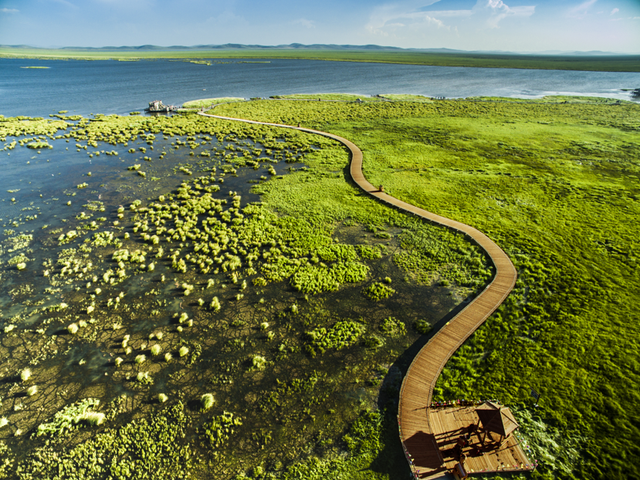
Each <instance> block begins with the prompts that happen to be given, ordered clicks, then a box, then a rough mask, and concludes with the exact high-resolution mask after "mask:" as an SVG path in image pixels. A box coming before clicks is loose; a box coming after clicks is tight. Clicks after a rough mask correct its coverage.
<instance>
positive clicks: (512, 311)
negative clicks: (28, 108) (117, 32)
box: [214, 97, 640, 479]
mask: <svg viewBox="0 0 640 480" xmlns="http://www.w3.org/2000/svg"><path fill="white" fill-rule="evenodd" d="M214 113H218V114H220V115H227V116H238V117H241V118H251V119H254V120H264V121H269V122H279V123H288V124H294V125H295V124H298V123H301V124H302V125H303V126H306V127H311V128H316V129H319V130H325V131H330V132H332V133H336V134H338V135H341V136H344V137H346V138H348V139H350V140H352V141H354V142H355V143H356V144H357V145H358V146H360V147H361V148H362V150H363V152H364V172H365V175H366V176H367V178H368V179H369V180H370V181H371V182H372V183H373V184H375V185H378V184H381V185H383V186H384V189H385V191H388V192H390V194H391V195H393V196H395V197H398V198H400V199H402V200H405V201H407V202H410V203H413V204H415V205H418V206H420V207H423V208H425V209H427V210H430V211H433V212H436V213H439V214H441V215H444V216H446V217H449V218H453V219H456V220H459V221H462V222H465V223H467V224H470V225H473V226H475V227H477V228H478V229H479V230H481V231H483V232H485V233H486V234H487V235H489V236H490V237H491V238H493V239H494V240H495V241H496V242H497V243H498V244H499V245H500V246H501V247H502V248H503V249H505V251H506V252H507V253H508V254H509V255H510V257H511V258H512V260H513V261H514V264H515V265H516V268H517V269H518V273H519V279H518V282H517V285H516V288H515V290H514V291H513V293H512V294H511V295H510V297H509V298H508V300H507V301H506V302H505V304H504V305H503V306H501V307H500V309H499V310H498V311H497V312H496V313H495V314H494V315H493V316H492V317H491V318H489V319H488V321H487V322H486V323H485V324H484V325H483V326H482V327H481V328H480V329H479V330H478V331H477V332H476V333H475V334H474V335H473V336H472V337H471V338H470V339H469V341H467V342H466V343H465V344H464V345H463V346H462V348H461V349H460V350H459V351H458V353H457V354H456V355H455V356H454V357H453V358H452V359H451V361H450V362H449V363H448V364H447V366H446V368H445V369H444V371H443V374H442V376H441V378H440V379H439V381H438V384H437V386H436V389H435V400H440V399H441V400H447V399H452V398H498V399H500V400H501V401H502V402H504V403H507V404H509V405H512V406H514V408H515V409H516V410H517V412H518V418H519V419H520V422H521V423H522V424H523V426H524V428H523V430H524V432H523V433H525V435H526V436H527V437H528V439H529V441H530V443H531V444H532V445H533V446H534V451H535V452H536V456H537V458H538V460H539V461H540V467H539V468H538V470H537V471H536V472H534V473H533V474H532V476H533V477H534V478H583V479H589V478H590V479H596V478H620V479H622V478H629V477H635V476H638V475H639V474H640V463H639V462H638V458H640V456H639V453H640V452H639V451H638V447H637V438H638V425H637V421H636V418H637V412H638V409H639V408H640V399H639V397H638V394H637V392H638V382H639V380H640V378H639V376H638V368H637V366H638V334H639V330H640V326H639V325H638V322H637V318H638V307H637V299H638V298H640V278H639V276H638V257H637V252H638V248H639V245H638V233H639V232H638V224H637V218H639V217H640V203H639V194H640V190H639V185H640V184H639V174H640V161H639V158H640V147H639V145H640V106H639V105H637V104H633V103H630V102H617V101H614V102H610V101H606V100H602V99H593V98H584V97H580V98H575V99H574V98H571V97H546V98H544V99H540V100H532V101H526V100H519V99H504V98H476V99H469V100H455V101H453V100H438V101H432V102H422V103H418V102H410V101H405V102H400V101H398V102H363V103H356V102H340V103H336V102H317V101H309V102H301V101H296V102H289V103H285V102H282V101H278V102H269V101H261V102H249V103H244V104H237V105H225V106H221V107H218V108H216V109H215V110H214ZM416 261H417V262H418V263H420V262H421V260H416ZM445 282H446V280H445ZM383 285H384V284H383ZM392 287H393V288H394V289H395V288H396V284H395V282H394V283H393V284H392ZM395 295H396V294H394V295H392V296H391V297H390V298H394V297H395ZM531 388H534V389H535V390H536V391H538V392H540V393H541V394H542V397H541V399H540V402H539V406H538V407H537V408H535V407H534V406H533V403H534V402H533V399H532V398H531V396H530V389H531Z"/></svg>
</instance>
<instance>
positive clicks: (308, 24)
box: [292, 18, 316, 28]
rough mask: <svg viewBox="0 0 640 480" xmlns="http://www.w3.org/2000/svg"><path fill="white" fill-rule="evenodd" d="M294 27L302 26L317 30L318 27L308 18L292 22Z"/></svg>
mask: <svg viewBox="0 0 640 480" xmlns="http://www.w3.org/2000/svg"><path fill="white" fill-rule="evenodd" d="M292 23H293V24H294V25H302V26H303V27H304V28H316V25H315V24H314V23H313V21H311V20H307V19H306V18H299V19H297V20H294V21H293V22H292Z"/></svg>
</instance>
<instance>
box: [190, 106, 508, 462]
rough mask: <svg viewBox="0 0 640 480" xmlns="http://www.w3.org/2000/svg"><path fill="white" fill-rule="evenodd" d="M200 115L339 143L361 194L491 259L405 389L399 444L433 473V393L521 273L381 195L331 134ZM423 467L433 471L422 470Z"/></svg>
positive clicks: (481, 237) (493, 250)
mask: <svg viewBox="0 0 640 480" xmlns="http://www.w3.org/2000/svg"><path fill="white" fill-rule="evenodd" d="M200 115H203V116H207V117H212V118H217V119H220V120H232V121H238V122H245V123H252V124H257V125H269V126H273V127H280V128H290V129H294V130H299V131H302V132H308V133H314V134H317V135H322V136H324V137H328V138H332V139H334V140H337V141H338V142H340V143H342V144H343V145H345V146H346V147H347V148H348V149H349V150H350V151H351V167H350V173H351V177H352V178H353V181H354V182H355V183H356V184H357V185H358V186H359V187H360V188H361V189H362V190H364V191H365V192H367V193H368V194H369V195H371V196H373V197H375V198H377V199H378V200H381V201H383V202H385V203H387V204H389V205H392V206H394V207H396V208H398V209H400V210H404V211H406V212H409V213H412V214H414V215H417V216H418V217H421V218H424V219H426V220H428V221H430V222H433V223H436V224H439V225H444V226H446V227H449V228H451V229H453V230H456V231H458V232H461V233H464V234H465V235H466V236H467V237H469V238H470V239H472V240H473V241H474V242H476V243H477V244H478V245H479V246H480V247H481V248H482V249H483V250H484V251H485V252H486V253H487V255H488V256H489V257H490V259H491V261H492V263H493V265H494V268H495V276H494V277H493V280H492V281H491V283H489V284H488V285H487V286H486V287H485V289H484V290H483V291H482V292H481V293H480V294H479V295H478V296H477V297H475V298H474V299H473V300H472V301H470V302H469V303H468V304H467V306H466V307H465V308H464V309H463V310H461V311H460V312H458V313H457V314H456V315H455V316H454V317H453V318H452V319H451V320H449V322H447V323H446V325H444V326H443V327H442V328H441V329H440V330H439V331H438V332H437V333H436V334H435V335H434V336H433V337H432V338H431V339H430V340H429V341H428V342H427V343H426V345H424V347H422V349H421V350H420V352H419V353H418V354H417V355H416V357H415V358H414V359H413V361H412V363H411V365H410V366H409V369H408V370H407V373H406V375H405V377H404V380H403V382H402V387H401V389H400V399H399V405H398V426H399V429H400V440H401V441H402V445H403V449H404V451H405V454H406V455H407V457H408V460H409V462H410V464H411V465H412V467H413V469H414V471H415V470H416V469H417V470H422V469H427V470H429V469H430V468H433V466H434V465H435V464H437V459H434V458H429V456H430V455H429V452H430V451H431V450H434V445H433V440H432V438H431V437H429V434H431V433H432V432H431V426H430V423H429V408H428V407H429V406H430V405H431V398H432V396H433V387H434V386H435V383H436V381H437V380H438V377H439V376H440V373H441V372H442V369H443V368H444V366H445V364H446V363H447V361H448V360H449V359H450V358H451V356H452V355H453V354H454V353H455V352H456V350H458V348H459V347H460V346H461V345H462V344H463V343H464V341H465V340H467V338H469V336H471V334H472V333H473V332H475V331H476V329H477V328H478V327H479V326H480V325H482V324H483V323H484V321H485V320H486V319H487V318H488V317H489V316H490V315H491V314H492V313H493V312H494V311H495V310H496V309H497V308H498V307H499V306H500V305H501V304H502V302H503V301H504V300H505V299H506V298H507V296H508V295H509V293H510V292H511V290H512V289H513V287H514V285H515V283H516V280H517V272H516V269H515V267H514V266H513V263H512V262H511V260H510V259H509V257H508V256H507V254H506V253H505V252H504V251H503V250H502V249H501V248H500V247H499V246H498V245H496V244H495V243H494V242H493V241H492V240H491V239H490V238H489V237H487V236H486V235H485V234H484V233H482V232H480V231H479V230H477V229H475V228H473V227H471V226H469V225H466V224H464V223H460V222H457V221H455V220H451V219H448V218H445V217H442V216H440V215H436V214H435V213H431V212H428V211H427V210H423V209H422V208H419V207H416V206H415V205H411V204H409V203H406V202H403V201H402V200H398V199H397V198H394V197H392V196H391V195H389V194H387V193H385V192H381V191H380V189H379V188H376V187H375V186H373V185H372V184H371V183H370V182H369V181H368V180H367V179H366V178H365V176H364V174H363V173H362V160H363V156H362V150H360V148H358V146H357V145H355V144H354V143H353V142H350V141H349V140H347V139H346V138H342V137H340V136H338V135H334V134H332V133H327V132H322V131H319V130H313V129H310V128H304V127H296V126H293V125H282V124H277V123H268V122H258V121H254V120H247V119H242V118H233V117H224V116H220V115H211V114H206V113H203V112H201V113H200ZM425 434H426V435H425ZM433 455H436V456H437V455H439V453H438V452H437V448H435V451H434V452H433ZM434 461H435V463H434ZM421 463H425V464H429V465H421Z"/></svg>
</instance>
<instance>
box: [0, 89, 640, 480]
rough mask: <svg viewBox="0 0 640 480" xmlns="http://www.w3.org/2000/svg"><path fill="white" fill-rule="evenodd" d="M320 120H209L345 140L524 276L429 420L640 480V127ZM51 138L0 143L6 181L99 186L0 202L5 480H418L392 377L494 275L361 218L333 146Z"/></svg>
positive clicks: (26, 123)
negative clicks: (504, 436) (473, 413)
mask: <svg viewBox="0 0 640 480" xmlns="http://www.w3.org/2000/svg"><path fill="white" fill-rule="evenodd" d="M309 98H310V99H315V100H316V101H305V99H304V98H301V97H300V96H297V97H296V101H288V100H286V99H279V100H277V101H276V100H256V101H249V102H233V103H228V104H224V105H220V106H217V107H216V108H215V109H214V110H213V111H212V113H215V114H219V115H227V116H231V117H239V118H247V119H252V120H260V121H268V122H275V123H285V124H292V125H297V124H301V125H303V126H305V127H309V128H314V129H319V130H323V131H328V132H332V133H336V134H338V135H341V136H343V137H346V138H349V139H350V140H352V141H354V142H355V143H356V144H357V145H359V146H360V147H361V149H362V150H363V152H364V172H365V175H366V176H367V178H368V179H369V180H370V181H371V182H372V183H374V184H376V185H377V184H381V185H384V189H385V191H387V192H389V193H390V194H391V195H393V196H395V197H397V198H400V199H402V200H405V201H407V202H409V203H413V204H415V205H418V206H421V207H423V208H425V209H427V210H430V211H434V212H437V213H439V214H441V215H444V216H446V217H450V218H454V219H456V220H459V221H462V222H464V223H467V224H470V225H473V226H475V227H477V228H478V229H480V230H481V231H483V232H485V233H486V234H487V235H489V236H490V237H492V238H493V239H494V240H495V241H496V242H497V243H498V244H499V245H500V246H501V247H502V248H503V249H504V250H505V251H506V252H507V253H508V254H509V255H510V256H511V258H512V259H513V261H514V264H515V265H516V267H517V268H518V273H519V279H518V283H517V285H516V288H515V290H514V291H513V293H512V294H511V296H510V297H509V299H508V300H507V302H506V303H505V304H504V305H503V306H502V307H500V309H499V310H498V312H496V314H494V315H493V316H492V317H491V318H490V319H489V320H488V321H487V322H486V323H485V324H484V325H483V326H482V327H481V328H480V329H479V330H478V331H477V332H476V333H475V334H474V335H473V336H472V337H471V338H470V340H469V341H468V342H466V343H465V344H464V345H463V347H462V348H461V349H460V350H459V351H458V353H457V354H456V355H455V356H454V358H452V360H451V361H450V362H449V363H448V365H447V367H446V368H445V370H444V372H443V374H442V376H441V378H440V380H439V382H438V385H437V388H436V391H435V396H436V399H441V400H448V399H455V398H467V399H470V398H474V399H487V398H498V399H500V400H501V401H502V402H504V403H506V404H508V405H510V406H511V407H512V409H513V411H514V412H515V414H516V415H517V418H518V420H519V422H520V423H521V425H522V433H523V435H524V436H525V438H527V440H528V441H529V443H530V444H531V446H532V448H533V451H534V453H535V456H536V458H537V459H538V460H539V462H540V463H539V467H538V469H537V470H536V471H535V472H533V473H532V474H530V475H529V476H531V477H532V478H589V479H591V478H593V479H596V478H602V477H604V476H606V477H608V478H629V476H637V475H638V473H640V465H639V464H638V461H637V458H638V456H637V455H636V454H637V446H636V438H637V435H636V433H637V426H636V425H635V423H636V422H635V412H636V409H637V408H639V407H640V401H639V400H638V396H637V393H636V390H637V389H636V388H634V386H635V385H637V384H638V372H637V368H636V365H637V361H638V359H637V348H636V346H635V344H636V343H637V337H638V329H639V328H640V327H639V326H638V325H636V324H635V322H634V321H633V319H634V318H635V316H636V315H637V306H636V305H635V299H637V298H638V296H639V294H640V291H639V290H640V279H639V278H638V273H637V272H638V270H637V256H636V252H637V251H638V238H637V237H638V235H637V233H638V232H637V226H636V221H635V219H637V218H638V215H639V213H640V212H639V210H640V206H639V204H638V194H639V191H638V186H639V184H638V174H639V172H640V164H639V161H638V158H640V155H639V154H640V147H638V145H640V142H639V138H638V137H639V133H640V120H639V119H640V115H639V113H640V112H639V110H640V106H638V105H637V104H634V103H631V102H620V101H601V99H591V100H589V99H583V98H582V99H575V100H574V99H572V98H571V97H563V98H553V97H548V98H545V99H541V100H537V101H523V100H514V99H499V98H491V99H487V98H476V99H468V100H432V99H428V98H426V97H419V98H411V97H405V96H403V97H402V98H401V99H398V98H393V96H391V95H386V96H385V95H382V96H380V97H374V98H361V99H360V101H357V100H358V99H353V98H351V97H344V98H340V96H339V95H333V94H332V95H327V96H325V99H326V100H331V101H321V102H318V101H317V98H323V96H322V95H321V96H318V95H312V96H309ZM207 102H208V100H206V101H204V102H203V104H204V105H202V106H206V105H209V104H210V103H207ZM195 105H197V107H196V109H197V108H202V106H201V104H198V103H196V104H195ZM54 117H55V118H53V119H50V120H47V119H33V118H31V119H29V118H23V117H18V118H1V119H0V140H2V141H3V142H4V148H3V150H2V151H4V152H6V154H7V160H8V161H10V162H11V164H15V169H16V176H15V178H16V179H18V178H22V177H21V176H26V175H27V174H29V172H31V170H30V169H31V168H34V167H39V168H41V169H45V168H62V165H63V162H64V161H65V159H66V158H68V157H69V156H71V155H75V156H76V157H77V158H83V159H85V161H86V160H88V159H92V162H93V163H92V164H91V169H92V170H91V171H87V172H84V173H78V174H77V175H78V176H77V177H74V176H73V175H70V176H69V178H68V179H66V180H64V181H66V182H68V185H61V186H57V187H54V188H53V189H52V190H46V189H45V187H38V189H39V190H34V187H33V185H29V184H28V183H26V182H24V181H18V180H15V183H16V185H15V186H13V185H12V186H11V187H9V188H7V193H8V195H7V196H6V198H4V199H3V200H4V201H5V203H3V210H4V211H5V213H3V216H2V217H3V219H2V222H3V228H4V229H5V230H4V238H3V240H2V241H1V243H0V247H1V248H2V251H1V252H0V260H1V261H2V263H1V264H0V275H1V278H2V281H3V284H2V287H1V288H2V291H3V294H4V295H5V296H6V298H8V300H7V301H6V303H5V304H4V305H5V306H4V308H3V313H2V317H1V318H0V327H1V330H0V332H2V333H0V335H1V338H2V342H1V343H0V354H1V355H2V357H3V358H5V359H7V360H6V361H5V362H4V364H3V371H2V373H1V374H0V380H1V383H0V402H1V403H0V453H1V454H2V457H1V458H2V460H0V478H20V479H28V478H83V479H85V478H96V479H97V478H134V477H135V478H139V477H144V476H145V475H148V472H151V471H153V472H157V478H176V479H177V478H180V479H183V478H247V477H249V478H256V479H275V478H279V479H280V478H283V479H299V478H305V479H315V478H317V479H320V478H322V479H324V478H356V479H357V478H362V479H364V478H367V479H371V478H380V479H383V478H388V479H395V478H405V477H406V476H407V475H408V474H409V469H408V466H407V464H406V461H405V458H404V455H403V452H402V449H401V448H400V445H399V441H398V432H397V425H396V423H395V408H396V401H397V396H398V388H399V385H400V381H401V379H402V374H403V372H404V371H405V370H406V368H407V366H408V365H409V363H410V362H411V359H412V356H413V355H415V352H416V351H417V350H416V347H419V346H420V345H422V344H423V343H424V341H425V338H426V337H424V336H421V335H422V334H428V335H430V334H433V333H432V332H434V331H437V323H438V321H439V320H440V319H442V318H443V317H444V316H445V315H446V313H447V312H448V311H450V310H451V309H453V308H455V306H456V305H458V304H460V303H461V302H462V301H463V300H464V299H465V298H467V297H468V296H473V295H474V294H475V293H477V292H479V291H480V290H481V289H482V288H483V287H484V285H486V283H487V282H488V280H489V279H490V278H491V275H492V267H491V265H490V264H489V262H488V261H487V258H486V257H485V256H484V254H483V252H482V251H480V250H479V249H478V247H476V246H475V245H473V244H471V243H469V242H468V241H467V240H465V238H464V237H462V236H460V235H456V234H455V233H453V232H450V231H448V230H446V229H444V228H440V227H437V226H433V225H428V224H425V223H423V222H420V221H418V220H416V219H414V218H411V217H409V216H407V215H404V214H402V213H400V212H397V211H395V210H393V209H391V208H388V207H386V206H384V205H382V204H379V203H377V202H376V201H374V200H372V199H370V198H368V197H367V196H365V195H364V194H363V193H362V192H360V191H359V190H358V189H357V188H356V187H355V185H353V184H352V183H351V182H350V179H349V176H348V173H347V172H348V168H347V167H348V162H349V157H348V154H347V152H346V151H345V150H344V148H343V147H342V146H341V145H339V144H337V143H335V142H333V141H331V140H328V139H326V138H323V137H319V136H315V135H310V134H306V133H302V132H297V131H291V130H283V129H278V128H271V127H265V126H258V125H248V124H239V123H237V122H225V121H222V120H217V119H210V118H203V117H201V116H198V115H196V114H194V113H188V112H187V113H184V114H180V115H177V116H173V117H164V116H159V117H144V116H139V115H135V116H126V117H119V116H104V115H97V116H94V117H93V118H89V119H87V118H82V117H76V116H73V117H67V116H65V115H64V114H62V113H59V114H57V115H55V116H54ZM29 145H32V147H29ZM34 146H42V148H44V150H38V153H36V152H34V151H33V150H29V148H34ZM23 147H24V148H23ZM70 147H71V148H70ZM72 147H75V148H72ZM69 149H70V150H71V151H69ZM74 149H75V152H74V151H73V150H74ZM34 153H35V156H34ZM27 160H28V161H27ZM49 160H50V162H49ZM98 160H99V161H98ZM31 162H33V163H31ZM38 162H40V163H38ZM52 171H53V170H52ZM114 172H116V173H114ZM9 173H10V172H9ZM142 174H144V175H142ZM29 175H31V174H29ZM114 175H115V176H114ZM37 179H38V178H37V176H36V177H34V176H33V175H31V176H30V177H29V180H30V181H33V183H35V182H36V181H37ZM56 189H57V190H56ZM38 192H41V193H39V194H38ZM39 195H42V196H39ZM258 195H259V197H258ZM247 199H249V200H250V201H247ZM53 213H56V214H57V215H58V217H53ZM43 222H46V223H45V224H42V223H43ZM434 325H436V328H433V326H434ZM531 387H533V388H535V389H536V390H537V391H539V392H540V393H541V394H542V398H541V399H540V402H539V403H540V404H539V406H538V407H537V408H535V407H534V406H533V400H532V399H531V397H530V395H529V392H530V388H531ZM498 477H499V476H495V477H493V478H498ZM523 477H524V476H523ZM509 478H514V477H513V476H511V477H509Z"/></svg>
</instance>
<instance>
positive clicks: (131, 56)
mask: <svg viewBox="0 0 640 480" xmlns="http://www.w3.org/2000/svg"><path fill="white" fill-rule="evenodd" d="M0 58H33V59H43V60H117V61H123V62H130V61H139V60H145V59H172V60H183V61H185V62H190V63H195V64H200V65H204V66H211V65H212V64H219V63H226V62H223V61H216V59H227V60H235V61H239V62H240V63H269V60H272V59H293V60H325V61H332V62H374V63H394V64H410V65H432V66H446V67H481V68H527V69H543V70H584V71H607V72H640V57H639V56H638V55H581V56H572V55H534V54H509V53H481V52H480V53H474V52H430V51H424V52H421V51H415V50H404V49H399V48H397V49H392V50H389V49H384V48H381V49H374V50H367V49H361V48H319V49H313V48H303V49H291V48H275V47H272V48H270V47H265V48H211V49H188V48H187V49H162V47H155V48H150V49H147V50H145V49H136V50H135V51H127V50H122V49H119V50H109V49H108V48H97V49H68V48H65V49H45V48H31V47H20V48H16V47H8V46H4V47H0ZM247 59H255V60H247Z"/></svg>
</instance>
